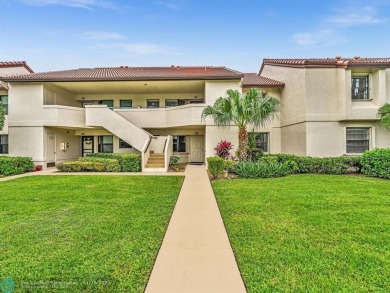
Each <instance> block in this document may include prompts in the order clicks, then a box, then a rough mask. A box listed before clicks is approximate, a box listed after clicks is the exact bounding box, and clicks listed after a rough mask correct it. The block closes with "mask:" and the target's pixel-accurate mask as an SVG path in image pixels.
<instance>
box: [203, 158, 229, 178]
mask: <svg viewBox="0 0 390 293" xmlns="http://www.w3.org/2000/svg"><path fill="white" fill-rule="evenodd" d="M207 165H208V170H209V172H210V174H211V176H212V177H213V179H217V178H220V177H221V176H222V171H223V170H225V166H226V163H225V159H223V158H220V157H210V158H207Z"/></svg>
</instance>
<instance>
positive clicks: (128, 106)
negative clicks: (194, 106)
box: [119, 100, 133, 109]
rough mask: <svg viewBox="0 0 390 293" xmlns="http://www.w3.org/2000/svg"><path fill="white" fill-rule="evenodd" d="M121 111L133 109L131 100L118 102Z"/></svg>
mask: <svg viewBox="0 0 390 293" xmlns="http://www.w3.org/2000/svg"><path fill="white" fill-rule="evenodd" d="M119 106H120V108H121V109H131V108H133V100H120V105H119Z"/></svg>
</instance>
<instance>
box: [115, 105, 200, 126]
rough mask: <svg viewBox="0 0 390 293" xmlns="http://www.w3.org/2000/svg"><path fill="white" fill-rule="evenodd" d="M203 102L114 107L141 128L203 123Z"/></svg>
mask: <svg viewBox="0 0 390 293" xmlns="http://www.w3.org/2000/svg"><path fill="white" fill-rule="evenodd" d="M205 107H206V105H205V104H189V105H183V106H177V107H172V108H141V109H114V111H115V112H117V113H118V114H119V115H121V116H123V117H124V118H126V119H127V120H129V121H131V122H132V123H134V124H136V125H137V126H138V127H142V128H153V127H159V128H161V127H179V126H187V125H203V124H205V123H204V121H202V119H201V115H202V111H203V109H204V108H205Z"/></svg>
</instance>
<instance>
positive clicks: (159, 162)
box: [146, 152, 165, 169]
mask: <svg viewBox="0 0 390 293" xmlns="http://www.w3.org/2000/svg"><path fill="white" fill-rule="evenodd" d="M146 168H154V169H155V168H165V159H164V154H158V153H154V152H150V155H149V159H148V162H147V163H146Z"/></svg>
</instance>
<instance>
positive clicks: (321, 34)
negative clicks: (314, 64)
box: [292, 30, 344, 46]
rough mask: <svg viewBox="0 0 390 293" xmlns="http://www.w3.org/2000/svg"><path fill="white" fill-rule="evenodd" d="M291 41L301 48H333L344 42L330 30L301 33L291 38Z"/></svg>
mask: <svg viewBox="0 0 390 293" xmlns="http://www.w3.org/2000/svg"><path fill="white" fill-rule="evenodd" d="M292 38H293V41H294V42H295V43H296V44H298V45H301V46H315V45H321V46H333V45H337V44H340V43H342V42H344V39H343V38H342V37H340V36H339V35H337V34H335V33H334V32H333V31H331V30H318V31H314V32H302V33H297V34H295V35H293V36H292Z"/></svg>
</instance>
